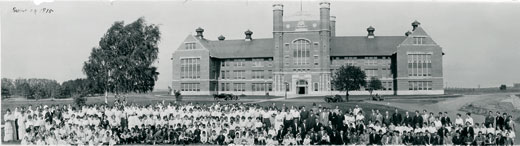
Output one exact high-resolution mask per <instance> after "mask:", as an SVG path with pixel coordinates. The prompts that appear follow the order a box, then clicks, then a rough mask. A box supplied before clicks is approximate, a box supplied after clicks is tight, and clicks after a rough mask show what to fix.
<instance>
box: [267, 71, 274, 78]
mask: <svg viewBox="0 0 520 146" xmlns="http://www.w3.org/2000/svg"><path fill="white" fill-rule="evenodd" d="M267 77H268V79H272V78H273V70H267Z"/></svg>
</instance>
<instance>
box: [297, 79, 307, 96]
mask: <svg viewBox="0 0 520 146" xmlns="http://www.w3.org/2000/svg"><path fill="white" fill-rule="evenodd" d="M308 86H309V83H308V82H307V81H306V80H298V81H297V82H296V90H297V93H298V94H307V88H308Z"/></svg>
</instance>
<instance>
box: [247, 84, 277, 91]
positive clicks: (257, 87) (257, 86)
mask: <svg viewBox="0 0 520 146" xmlns="http://www.w3.org/2000/svg"><path fill="white" fill-rule="evenodd" d="M265 86H267V83H252V84H251V89H252V90H253V91H265V88H266V87H265ZM271 90H272V89H271Z"/></svg>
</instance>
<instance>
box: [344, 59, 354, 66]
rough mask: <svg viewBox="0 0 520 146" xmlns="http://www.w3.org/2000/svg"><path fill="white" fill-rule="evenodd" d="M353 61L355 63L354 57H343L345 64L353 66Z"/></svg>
mask: <svg viewBox="0 0 520 146" xmlns="http://www.w3.org/2000/svg"><path fill="white" fill-rule="evenodd" d="M354 63H356V57H345V65H347V66H348V65H350V66H354Z"/></svg>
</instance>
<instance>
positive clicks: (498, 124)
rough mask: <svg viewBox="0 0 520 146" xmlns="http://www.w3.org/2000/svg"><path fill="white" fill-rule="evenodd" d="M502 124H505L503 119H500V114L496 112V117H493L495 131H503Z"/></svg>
mask: <svg viewBox="0 0 520 146" xmlns="http://www.w3.org/2000/svg"><path fill="white" fill-rule="evenodd" d="M504 123H505V120H504V117H502V115H500V112H498V111H497V116H496V117H495V126H496V129H501V130H503V127H504Z"/></svg>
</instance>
